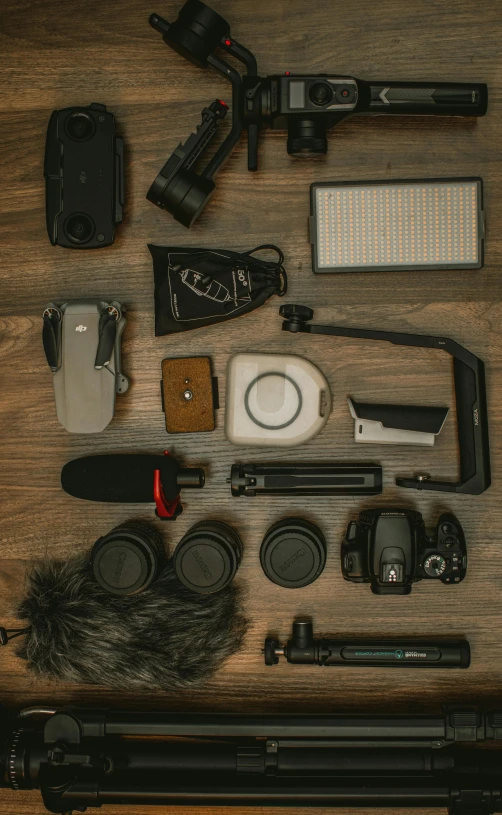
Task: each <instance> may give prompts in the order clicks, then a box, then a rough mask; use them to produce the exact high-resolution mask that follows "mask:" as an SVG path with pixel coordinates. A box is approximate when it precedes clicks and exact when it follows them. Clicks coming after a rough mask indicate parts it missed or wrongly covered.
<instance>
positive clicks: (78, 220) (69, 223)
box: [64, 212, 94, 243]
mask: <svg viewBox="0 0 502 815" xmlns="http://www.w3.org/2000/svg"><path fill="white" fill-rule="evenodd" d="M64 231H65V233H66V237H67V238H68V240H70V241H72V242H73V243H87V241H90V239H91V238H92V236H93V235H94V221H93V220H92V218H91V217H90V216H89V215H86V214H85V212H75V213H74V214H73V215H70V216H69V218H67V219H66V221H65V225H64Z"/></svg>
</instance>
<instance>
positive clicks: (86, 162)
mask: <svg viewBox="0 0 502 815" xmlns="http://www.w3.org/2000/svg"><path fill="white" fill-rule="evenodd" d="M44 174H45V190H46V217H47V232H48V233H49V239H50V242H51V243H52V245H53V246H55V245H56V244H57V245H59V246H65V247H68V248H71V249H97V248H99V247H101V246H109V245H110V244H111V243H113V241H114V238H115V227H116V225H117V224H120V223H121V222H122V208H123V204H124V147H123V141H122V139H121V138H120V137H119V136H116V135H115V117H114V116H113V114H112V113H110V112H109V111H107V109H106V106H105V105H101V104H99V103H97V102H93V104H92V105H89V106H88V107H71V108H64V109H63V110H54V111H53V112H52V115H51V118H50V120H49V126H48V128H47V140H46V144H45V165H44Z"/></svg>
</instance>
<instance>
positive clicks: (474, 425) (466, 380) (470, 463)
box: [279, 304, 491, 495]
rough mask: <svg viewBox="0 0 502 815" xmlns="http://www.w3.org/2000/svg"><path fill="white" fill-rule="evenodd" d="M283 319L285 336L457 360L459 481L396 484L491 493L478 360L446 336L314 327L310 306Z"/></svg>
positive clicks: (288, 310)
mask: <svg viewBox="0 0 502 815" xmlns="http://www.w3.org/2000/svg"><path fill="white" fill-rule="evenodd" d="M279 314H280V315H281V317H283V318H284V321H283V324H282V329H283V331H291V332H292V333H298V332H303V333H306V334H322V335H327V336H330V337H354V338H356V339H365V340H382V341H384V342H391V343H392V344H393V345H404V346H410V347H414V348H436V349H441V350H442V351H446V352H447V353H448V354H450V356H452V357H453V375H454V383H455V403H456V409H457V437H458V446H459V454H460V479H459V480H458V481H456V482H450V481H433V480H430V479H429V478H428V477H427V476H417V477H416V478H396V484H397V485H398V486H399V487H409V488H411V489H417V490H433V491H437V492H459V493H469V494H471V495H480V494H481V493H482V492H484V491H485V490H487V489H488V487H489V486H490V484H491V471H490V443H489V436H488V409H487V398H486V381H485V366H484V363H483V362H482V360H481V359H479V357H477V356H475V354H473V353H471V352H470V351H468V350H467V349H466V348H464V347H463V346H462V345H459V343H457V342H455V341H454V340H450V339H448V338H447V337H433V336H428V335H426V334H404V333H400V332H395V331H374V330H372V329H367V328H348V327H339V326H333V325H316V324H312V323H310V322H309V321H310V320H312V319H313V316H314V312H313V311H312V309H310V308H308V307H306V306H298V305H293V304H289V305H285V306H281V308H280V309H279Z"/></svg>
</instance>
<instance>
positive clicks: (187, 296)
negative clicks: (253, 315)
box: [148, 244, 287, 337]
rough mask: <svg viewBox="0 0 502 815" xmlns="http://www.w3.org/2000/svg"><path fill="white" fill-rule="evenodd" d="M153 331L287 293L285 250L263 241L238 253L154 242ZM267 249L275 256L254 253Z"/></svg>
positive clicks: (203, 321)
mask: <svg viewBox="0 0 502 815" xmlns="http://www.w3.org/2000/svg"><path fill="white" fill-rule="evenodd" d="M148 248H149V249H150V252H151V253H152V258H153V275H154V280H155V336H156V337H160V336H162V335H163V334H175V333H177V332H179V331H190V330H191V329H192V328H200V327H201V326H205V325H212V324H213V323H222V322H224V321H225V320H232V319H233V318H234V317H239V316H240V315H241V314H247V313H248V312H249V311H253V310H254V309H255V308H258V306H261V305H262V304H263V303H264V302H265V301H266V300H268V298H269V297H271V296H272V294H278V295H279V296H280V297H282V295H284V294H286V290H287V276H286V272H285V271H284V267H283V265H282V264H283V261H284V255H283V254H282V252H281V250H280V249H279V248H278V247H277V246H273V245H272V244H264V245H263V246H257V247H256V249H252V250H250V251H249V252H244V253H243V254H239V253H238V252H229V251H228V250H227V249H193V248H189V249H183V248H181V247H177V246H176V247H168V246H153V245H152V244H149V246H148ZM264 249H270V250H272V251H273V252H275V253H276V254H277V259H276V260H274V261H270V260H261V259H260V258H257V257H254V255H255V253H256V252H259V251H262V250H264Z"/></svg>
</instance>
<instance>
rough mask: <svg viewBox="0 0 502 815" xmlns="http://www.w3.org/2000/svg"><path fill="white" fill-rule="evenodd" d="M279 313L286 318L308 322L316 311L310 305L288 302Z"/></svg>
mask: <svg viewBox="0 0 502 815" xmlns="http://www.w3.org/2000/svg"><path fill="white" fill-rule="evenodd" d="M279 314H280V315H281V317H284V319H285V320H291V321H296V322H301V323H307V322H308V321H309V320H312V319H313V318H314V312H313V310H312V309H311V308H309V307H308V306H301V305H298V304H296V303H287V304H286V305H284V306H281V307H280V308H279Z"/></svg>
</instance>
